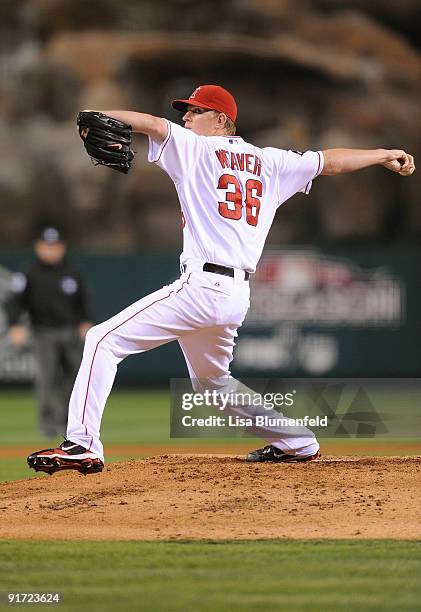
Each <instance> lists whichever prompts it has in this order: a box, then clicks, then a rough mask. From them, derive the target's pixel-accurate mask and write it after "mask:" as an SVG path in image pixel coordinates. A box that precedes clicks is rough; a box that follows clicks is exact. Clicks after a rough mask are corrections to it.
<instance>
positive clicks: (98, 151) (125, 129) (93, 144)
mask: <svg viewBox="0 0 421 612" xmlns="http://www.w3.org/2000/svg"><path fill="white" fill-rule="evenodd" d="M77 126H78V129H79V134H80V137H81V138H82V140H83V144H84V146H85V149H86V151H87V153H88V155H89V156H90V158H91V160H92V162H93V163H94V164H95V166H98V165H99V164H101V165H102V166H108V167H109V168H113V169H114V170H118V172H123V173H124V174H127V173H128V171H129V170H130V167H131V163H132V160H133V158H134V151H132V149H131V148H130V145H131V144H132V126H131V125H127V124H126V123H123V122H122V121H117V119H112V118H111V117H107V115H104V114H103V113H99V112H97V111H82V112H80V113H79V114H78V116H77Z"/></svg>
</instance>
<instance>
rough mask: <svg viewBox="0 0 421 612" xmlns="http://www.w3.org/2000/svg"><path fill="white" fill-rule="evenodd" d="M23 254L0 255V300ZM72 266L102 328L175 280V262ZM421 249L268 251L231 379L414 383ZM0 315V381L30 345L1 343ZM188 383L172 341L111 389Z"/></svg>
mask: <svg viewBox="0 0 421 612" xmlns="http://www.w3.org/2000/svg"><path fill="white" fill-rule="evenodd" d="M30 258H31V253H30V252H19V253H10V252H9V253H0V301H1V302H3V301H4V299H5V296H6V293H7V288H8V285H9V278H10V273H11V272H12V271H21V270H24V269H25V265H26V263H27V262H28V261H29V260H30ZM71 258H72V260H73V261H75V263H76V264H77V265H78V266H79V267H80V268H81V269H82V271H83V272H84V274H85V276H86V277H87V278H88V280H89V285H90V291H91V299H92V307H93V312H94V317H95V320H96V321H97V322H100V321H102V320H104V319H106V318H108V317H110V316H112V315H113V314H115V313H117V312H118V311H119V310H121V309H122V308H124V307H125V306H127V305H128V304H130V303H132V302H133V301H136V300H137V299H139V298H140V297H142V296H144V295H146V294H148V293H150V292H151V291H153V290H155V289H157V288H159V287H161V286H162V285H163V284H168V283H169V282H171V281H172V280H174V279H175V278H176V277H177V276H178V254H176V253H162V252H159V253H151V252H148V253H137V254H133V255H125V256H116V255H88V254H82V253H72V254H71ZM420 268H421V248H417V247H412V248H409V247H405V248H393V249H392V248H387V249H379V248H371V249H362V248H358V249H357V248H354V249H352V250H351V249H341V250H330V251H323V252H322V251H319V250H315V249H310V248H302V249H298V248H295V249H288V250H282V249H271V250H267V251H265V254H264V256H263V258H262V261H261V263H260V265H259V269H258V271H257V273H256V274H255V275H253V277H252V280H251V283H252V304H251V309H250V311H249V314H248V316H247V319H246V321H245V323H244V325H243V327H242V328H241V330H240V334H239V338H238V341H237V346H236V353H235V360H234V365H233V368H232V371H233V373H234V374H235V375H238V376H254V377H265V376H274V377H278V376H316V377H317V376H333V377H354V376H355V377H371V376H376V377H419V376H420V373H421V324H420V314H419V313H421V283H420V280H419V272H418V270H419V269H420ZM5 332H6V329H5V320H4V316H3V314H2V312H1V309H0V382H3V383H4V382H25V381H26V382H27V381H28V380H29V379H30V378H31V377H32V376H33V358H32V353H31V349H30V347H29V348H28V350H25V351H20V352H19V353H17V352H16V351H15V350H14V349H12V348H11V347H10V345H9V343H8V340H7V335H6V333H5ZM186 375H187V371H186V367H185V365H184V361H183V358H182V355H181V352H180V350H179V348H178V346H177V344H176V343H172V344H170V345H167V346H164V347H160V348H159V349H156V350H154V351H151V352H150V353H148V354H147V355H141V356H134V357H131V358H129V359H127V360H126V361H125V362H124V363H123V364H122V365H121V366H120V369H119V374H118V379H117V380H118V382H120V383H130V384H136V383H139V384H145V383H159V382H166V381H167V380H168V378H170V377H183V376H186Z"/></svg>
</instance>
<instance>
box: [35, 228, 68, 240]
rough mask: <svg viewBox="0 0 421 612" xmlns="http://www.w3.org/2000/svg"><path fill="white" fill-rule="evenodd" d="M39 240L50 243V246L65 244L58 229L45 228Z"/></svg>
mask: <svg viewBox="0 0 421 612" xmlns="http://www.w3.org/2000/svg"><path fill="white" fill-rule="evenodd" d="M38 240H42V241H43V242H48V244H55V243H56V242H63V237H62V235H61V234H60V232H59V230H58V229H57V228H56V227H44V229H43V230H42V231H41V233H40V235H39V238H38Z"/></svg>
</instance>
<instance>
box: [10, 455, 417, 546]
mask: <svg viewBox="0 0 421 612" xmlns="http://www.w3.org/2000/svg"><path fill="white" fill-rule="evenodd" d="M420 459H421V457H375V458H362V457H352V458H350V457H349V458H345V459H340V458H337V457H325V458H323V459H322V460H320V461H315V462H311V463H306V464H287V465H283V464H281V465H279V464H260V465H256V464H249V463H245V462H244V460H243V459H242V458H239V457H221V456H215V455H160V456H158V457H153V458H150V459H144V460H140V461H134V460H133V461H128V462H124V463H116V464H111V465H109V466H107V467H106V469H105V471H104V472H103V473H102V474H98V475H90V476H82V475H80V474H78V473H72V472H62V473H58V474H55V475H54V476H51V477H50V476H42V477H40V478H36V479H31V480H20V481H15V482H10V483H4V484H1V485H0V500H1V501H0V518H1V521H0V524H1V526H0V536H1V537H2V538H22V539H49V540H50V539H60V540H62V539H66V540H76V539H92V540H113V539H115V540H155V539H176V538H221V539H255V538H281V537H287V538H398V539H420V538H421V510H420V490H421V461H420Z"/></svg>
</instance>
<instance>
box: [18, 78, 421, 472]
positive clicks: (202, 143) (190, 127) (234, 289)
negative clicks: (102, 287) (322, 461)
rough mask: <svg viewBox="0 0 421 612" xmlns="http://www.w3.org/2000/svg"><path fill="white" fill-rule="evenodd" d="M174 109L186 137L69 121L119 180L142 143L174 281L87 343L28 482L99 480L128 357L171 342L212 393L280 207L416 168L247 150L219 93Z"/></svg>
mask: <svg viewBox="0 0 421 612" xmlns="http://www.w3.org/2000/svg"><path fill="white" fill-rule="evenodd" d="M172 105H173V107H174V108H176V109H177V110H180V111H181V112H182V113H183V116H182V118H183V122H184V127H181V126H179V125H177V124H175V123H172V122H171V121H168V120H166V119H163V118H160V117H155V116H152V115H148V114H144V113H138V112H130V111H102V112H98V111H84V112H82V113H80V114H79V118H78V126H79V133H80V135H81V137H82V139H83V141H84V144H85V147H86V150H87V152H88V154H89V155H90V156H91V158H92V159H93V161H94V163H96V164H98V163H99V164H104V165H107V166H109V167H111V168H114V169H115V170H118V171H120V172H123V173H126V172H128V171H129V170H130V164H131V161H132V159H133V155H134V154H133V151H132V150H131V148H130V143H131V132H132V131H133V132H136V133H140V134H144V135H145V136H147V137H148V139H149V153H148V159H149V161H150V162H151V163H154V164H157V166H159V167H160V168H161V169H162V170H163V171H164V172H166V173H167V174H168V175H169V176H170V178H171V179H172V181H173V183H174V185H175V188H176V190H177V194H178V198H179V202H180V207H181V215H182V220H183V252H182V254H181V258H180V268H181V276H180V278H179V279H178V280H176V281H175V282H174V283H172V284H171V285H168V286H165V287H162V288H161V289H159V290H158V291H156V292H154V293H152V294H151V295H148V296H146V297H144V298H142V299H140V300H139V301H137V302H136V303H134V304H132V305H131V306H129V307H128V308H126V309H125V310H123V311H122V312H120V313H119V314H117V315H116V316H114V317H112V318H111V319H110V320H108V321H106V322H105V323H102V324H100V325H97V326H95V327H93V328H92V329H91V330H90V331H89V332H88V334H87V337H86V341H85V348H84V353H83V360H82V363H81V366H80V369H79V373H78V375H77V378H76V382H75V385H74V388H73V393H72V396H71V399H70V405H69V418H68V428H67V440H65V441H64V442H63V443H62V444H61V445H60V446H59V447H57V448H53V449H47V450H43V451H39V452H35V453H33V454H31V455H30V456H29V457H28V464H29V466H30V467H32V468H34V469H35V470H37V471H45V472H48V473H53V472H55V471H58V470H63V469H75V470H79V471H80V472H83V473H92V472H99V471H101V470H102V469H103V466H104V452H103V447H102V444H101V441H100V424H101V419H102V414H103V410H104V407H105V404H106V401H107V397H108V395H109V393H110V391H111V388H112V386H113V382H114V377H115V374H116V371H117V366H118V364H119V363H120V361H122V360H123V359H124V358H125V357H126V356H127V355H131V354H134V353H142V352H144V351H148V350H150V349H153V348H155V347H157V346H160V345H161V344H165V343H167V342H171V341H173V340H177V341H178V342H179V344H180V347H181V349H182V352H183V354H184V357H185V360H186V363H187V367H188V370H189V374H190V377H191V378H192V379H193V380H200V381H205V384H208V385H209V387H212V388H220V387H221V386H223V385H224V384H225V383H226V382H227V381H229V380H233V379H232V378H231V377H230V369H229V368H230V363H231V361H232V358H233V349H234V345H235V338H236V337H237V330H238V328H239V327H240V326H241V324H242V322H243V321H244V318H245V316H246V313H247V310H248V307H249V300H250V291H249V278H250V275H251V274H253V272H255V270H256V266H257V264H258V261H259V258H260V256H261V254H262V250H263V247H264V244H265V240H266V237H267V235H268V232H269V229H270V227H271V224H272V222H273V219H274V216H275V214H276V212H277V210H278V208H279V207H280V206H281V205H282V204H283V203H284V202H286V201H287V200H288V199H289V198H291V197H292V196H293V195H294V194H295V193H297V192H303V193H305V194H308V193H309V192H310V189H311V186H312V182H313V181H314V180H315V179H316V178H317V177H318V176H320V175H335V174H341V173H345V172H353V171H355V170H360V169H362V168H367V167H368V166H374V165H382V166H384V167H385V168H387V169H388V170H391V171H393V172H397V173H399V174H400V175H401V176H409V175H410V174H412V172H413V171H414V170H415V166H414V158H413V157H412V156H411V155H409V154H408V153H406V152H405V151H402V150H398V149H393V150H385V149H375V150H355V149H328V150H325V151H306V152H304V153H301V152H296V151H284V150H281V149H277V148H272V147H266V148H259V147H256V146H254V145H253V144H251V143H248V142H245V141H244V140H243V138H241V136H238V135H236V125H235V123H236V119H237V105H236V102H235V100H234V98H233V96H232V95H231V94H230V93H229V92H228V91H227V90H226V89H224V88H223V87H220V86H218V85H201V86H200V87H197V89H196V90H195V91H194V92H193V93H192V94H191V95H190V97H189V98H187V99H184V100H174V101H173V103H172ZM234 409H235V407H234ZM278 416H279V415H278ZM261 435H262V437H266V439H267V441H268V442H269V444H267V445H266V446H264V447H263V448H261V449H257V450H255V451H253V452H251V453H249V454H248V455H247V457H246V459H247V460H248V461H259V462H260V461H272V462H290V461H311V460H314V459H317V458H318V457H319V456H320V451H319V444H318V442H317V440H316V438H315V436H314V434H313V433H312V432H311V431H310V430H308V429H306V428H301V429H300V430H297V432H296V433H295V435H291V433H290V432H284V431H282V429H280V430H278V431H277V432H276V435H274V432H273V431H267V432H265V431H262V432H261Z"/></svg>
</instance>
